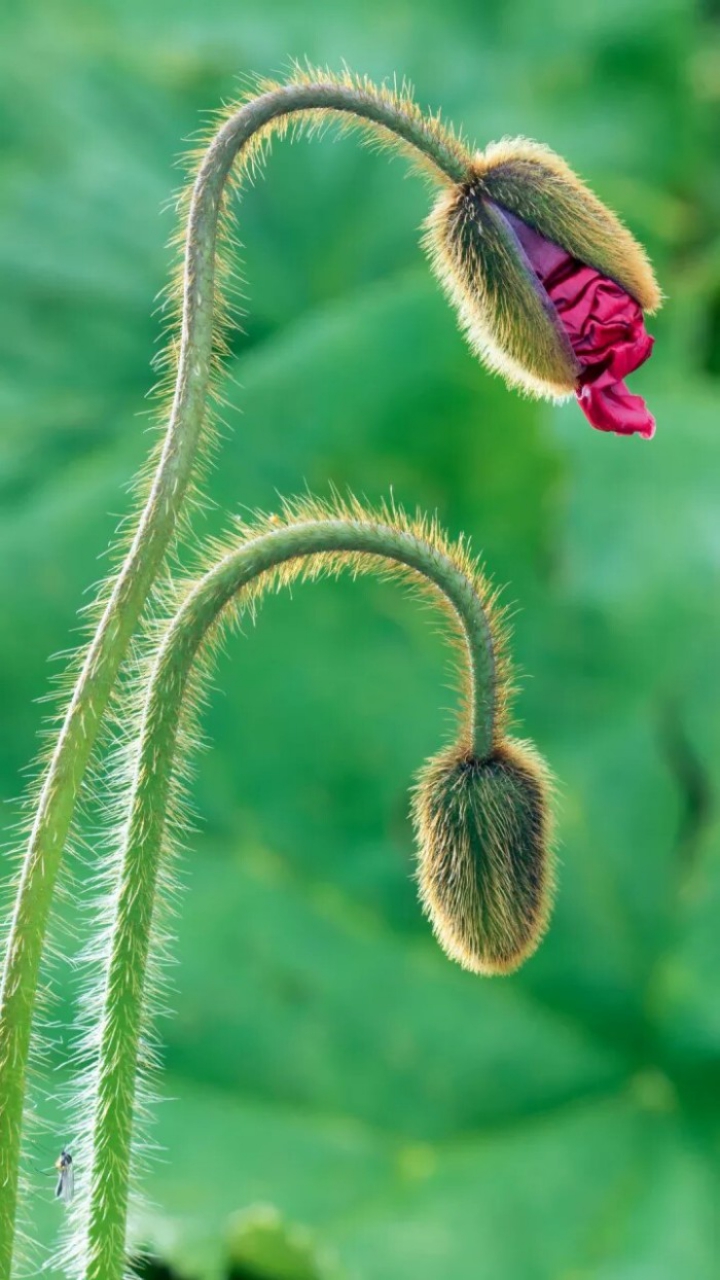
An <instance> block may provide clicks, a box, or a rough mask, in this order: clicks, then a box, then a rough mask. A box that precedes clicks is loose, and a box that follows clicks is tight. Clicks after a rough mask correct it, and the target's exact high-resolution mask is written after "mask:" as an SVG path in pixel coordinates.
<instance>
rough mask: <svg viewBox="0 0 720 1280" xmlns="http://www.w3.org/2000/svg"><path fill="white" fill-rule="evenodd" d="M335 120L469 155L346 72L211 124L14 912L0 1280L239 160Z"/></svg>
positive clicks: (178, 500)
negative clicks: (121, 503)
mask: <svg viewBox="0 0 720 1280" xmlns="http://www.w3.org/2000/svg"><path fill="white" fill-rule="evenodd" d="M331 116H339V117H341V118H342V119H344V120H347V121H349V122H353V123H356V124H358V125H360V126H361V127H362V128H365V129H367V130H374V131H375V132H376V133H377V134H378V136H379V137H380V139H381V140H385V141H388V140H390V141H394V142H395V143H396V144H398V145H399V146H400V148H401V149H402V150H404V151H406V152H408V153H410V154H411V155H412V156H414V157H415V159H417V160H419V161H420V162H421V163H422V164H423V165H424V167H425V168H426V169H428V170H429V171H430V172H431V174H432V175H433V176H434V177H435V179H436V180H437V181H438V182H440V183H450V182H454V181H457V180H458V179H460V178H462V176H463V174H464V172H465V170H466V167H467V164H468V163H469V155H468V154H467V153H466V152H465V151H464V148H463V147H462V145H461V144H460V143H459V142H457V140H455V139H454V138H453V136H452V135H451V134H450V133H449V132H448V131H446V130H444V129H443V128H442V126H441V125H440V124H439V122H438V121H437V120H434V119H432V118H427V117H423V116H422V115H421V113H420V112H419V111H418V109H417V108H416V107H415V106H414V104H412V102H411V101H410V100H409V99H408V98H407V96H405V95H402V94H401V95H397V94H393V93H390V92H387V91H384V90H379V89H376V88H374V87H373V86H372V85H370V84H369V83H368V82H365V81H361V80H353V79H352V78H351V77H344V78H341V79H339V80H336V79H334V78H332V77H330V76H326V77H322V76H321V77H318V78H315V79H313V78H309V77H304V78H303V77H299V78H297V79H296V80H295V81H293V82H290V83H288V84H285V85H277V86H274V87H273V88H270V89H268V90H267V91H266V92H264V93H261V94H259V96H257V97H256V98H254V99H252V100H251V101H248V102H246V103H245V104H244V105H243V106H241V107H240V108H239V110H236V111H235V112H234V113H233V114H232V115H230V116H229V118H228V119H227V120H226V122H225V123H224V124H223V125H222V127H221V128H220V130H219V131H218V133H217V135H216V137H215V138H214V140H213V141H212V143H211V145H210V146H209V148H208V150H207V152H206V155H205V158H204V159H203V161H202V163H201V165H200V168H199V170H198V173H197V177H196V180H195V183H194V187H193V190H192V198H191V202H190V207H189V214H188V220H187V231H186V248H185V267H184V278H183V286H182V332H181V339H180V345H179V356H178V364H177V380H176V384H175V391H174V396H173V400H172V408H171V412H170V418H169V423H168V427H167V431H166V435H165V438H164V442H163V445H162V449H161V452H160V456H159V461H158V464H157V469H156V472H155V476H154V479H153V480H152V483H151V486H150V490H149V493H148V496H147V500H146V503H145V506H144V509H143V511H142V513H141V515H140V517H139V520H138V522H137V526H136V531H135V534H134V537H133V539H132V543H131V545H130V548H129V550H128V552H127V555H126V558H125V561H124V563H123V565H122V567H121V568H120V570H119V571H118V573H117V575H116V576H115V577H114V578H113V579H112V580H111V582H110V584H109V590H108V593H107V595H106V598H105V603H104V605H103V609H102V616H101V618H100V621H99V624H98V627H97V631H96V634H95V636H94V638H93V640H92V642H91V644H90V646H89V648H88V650H87V653H86V656H85V659H84V661H83V664H82V669H81V671H80V675H79V677H78V680H77V683H76V686H75V690H74V692H73V694H72V697H71V700H70V703H69V706H68V709H67V712H66V715H65V719H64V722H63V724H62V728H61V730H60V733H59V736H58V739H57V742H56V745H55V748H54V750H53V752H52V755H51V757H50V759H49V761H48V763H47V766H46V769H45V773H44V777H43V780H42V785H41V788H40V791H39V796H38V803H37V808H36V812H35V818H34V822H33V826H32V830H31V833H30V839H29V843H28V847H27V852H26V855H25V861H24V864H23V867H22V873H21V877H20V881H19V885H18V889H17V895H16V902H15V908H14V912H13V916H12V920H11V922H10V929H9V934H8V942H7V948H6V954H5V960H4V967H3V973H2V983H1V986H0V1280H9V1275H10V1265H11V1258H12V1246H13V1236H14V1221H15V1208H16V1198H17V1178H18V1163H19V1148H20V1134H21V1124H22V1109H23V1100H24V1093H25V1075H26V1064H27V1057H28V1049H29V1043H30V1030H31V1022H32V1016H33V1008H34V1004H35V996H36V990H37V985H38V973H39V966H40V960H41V956H42V951H43V944H44V939H45V933H46V926H47V920H48V915H49V910H50V904H51V900H52V895H53V891H54V886H55V881H56V878H57V872H58V869H59V865H60V861H61V856H62V851H63V847H64V845H65V841H66V839H67V834H68V830H69V827H70V823H71V820H72V815H73V811H74V807H75V802H76V799H77V796H78V793H79V790H80V786H81V783H82V780H83V776H84V773H85V770H86V768H87V765H88V761H89V758H90V755H91V752H92V749H93V745H94V743H95V740H96V738H97V734H98V730H99V727H100V723H101V721H102V718H103V715H104V713H105V710H106V707H107V703H108V699H109V697H110V694H111V692H112V689H113V686H114V684H115V681H116V678H117V675H118V671H119V668H120V665H121V663H122V661H123V659H124V657H125V655H126V652H127V649H128V645H129V642H130V639H131V637H132V635H133V633H134V632H135V629H136V627H137V623H138V619H139V617H140V615H141V613H142V610H143V608H144V606H145V604H146V601H147V599H148V596H149V593H150V591H151V588H152V586H153V583H154V581H155V579H156V577H157V574H158V570H159V568H160V566H161V564H162V562H163V559H164V557H165V555H166V552H167V550H168V546H169V545H170V544H171V542H172V539H173V537H174V535H175V533H176V530H177V525H178V520H179V518H180V515H181V513H182V510H183V505H184V501H185V496H186V493H187V489H188V486H189V484H190V482H191V477H192V473H193V469H194V466H195V462H196V459H197V454H198V449H199V445H200V441H201V436H202V433H203V428H204V426H205V424H206V418H207V403H208V392H209V387H210V380H211V373H212V368H213V349H214V345H215V344H216V340H217V332H216V330H217V299H216V256H217V241H218V232H219V225H220V220H221V217H222V213H223V209H224V198H225V192H226V188H227V184H228V179H229V177H230V174H231V170H232V167H233V163H234V161H235V160H236V159H237V158H238V157H239V159H240V162H241V165H242V164H243V162H244V164H245V165H246V166H247V165H248V164H250V165H251V164H252V163H254V161H255V160H256V159H257V155H258V146H257V144H258V142H259V141H260V142H261V141H262V140H263V139H265V138H267V137H268V136H269V134H270V133H271V132H272V131H273V129H275V130H280V131H282V130H283V129H284V128H285V127H286V125H287V123H288V122H289V121H291V120H293V119H299V120H303V119H309V120H310V121H311V122H314V121H316V120H319V121H320V122H322V121H323V120H324V119H325V118H328V117H331Z"/></svg>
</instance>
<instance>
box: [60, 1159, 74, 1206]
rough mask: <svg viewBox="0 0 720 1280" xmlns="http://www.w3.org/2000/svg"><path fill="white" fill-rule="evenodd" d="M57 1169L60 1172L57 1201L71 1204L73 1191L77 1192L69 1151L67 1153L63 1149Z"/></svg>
mask: <svg viewBox="0 0 720 1280" xmlns="http://www.w3.org/2000/svg"><path fill="white" fill-rule="evenodd" d="M55 1168H56V1169H57V1171H58V1180H57V1186H56V1187H55V1198H56V1200H62V1202H63V1204H69V1203H70V1201H71V1200H72V1198H73V1191H74V1190H75V1175H74V1173H73V1160H72V1156H71V1155H70V1152H69V1151H65V1150H64V1149H63V1150H62V1151H61V1152H60V1156H59V1158H58V1159H57V1160H56V1161H55Z"/></svg>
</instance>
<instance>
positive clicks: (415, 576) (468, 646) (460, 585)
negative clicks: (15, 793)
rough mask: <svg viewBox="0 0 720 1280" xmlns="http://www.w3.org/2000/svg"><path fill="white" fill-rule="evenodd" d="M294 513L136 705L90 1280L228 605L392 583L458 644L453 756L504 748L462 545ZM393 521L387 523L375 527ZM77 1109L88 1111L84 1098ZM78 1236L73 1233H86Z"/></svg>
mask: <svg viewBox="0 0 720 1280" xmlns="http://www.w3.org/2000/svg"><path fill="white" fill-rule="evenodd" d="M289 514H290V515H291V516H293V517H294V518H293V519H292V520H291V522H290V523H288V524H280V527H273V524H274V520H277V518H274V520H273V518H271V519H270V520H269V521H267V522H266V523H265V526H264V528H263V527H262V526H261V527H260V530H259V531H258V530H256V531H255V536H252V537H250V538H249V540H248V539H247V537H246V539H244V540H243V541H241V543H240V545H239V546H237V547H236V548H235V549H233V550H231V551H230V552H229V553H227V554H225V555H224V556H223V557H222V558H221V559H220V560H219V562H218V563H217V564H216V565H215V566H214V567H213V568H212V569H211V570H210V571H209V572H208V573H207V574H206V575H205V576H204V577H203V578H201V579H200V580H199V581H198V582H197V583H196V584H195V585H193V586H192V588H191V589H190V591H189V593H188V594H187V595H186V597H185V599H184V602H183V603H182V605H181V607H180V609H179V610H178V612H177V614H176V616H175V617H174V618H173V620H172V622H171V623H170V624H169V626H168V627H167V630H166V632H165V633H164V637H163V639H162V642H161V644H160V646H159V649H158V652H157V655H156V657H155V659H154V662H153V668H152V671H151V674H150V676H149V679H148V684H147V686H146V693H145V694H144V695H143V696H144V705H143V708H142V711H141V715H140V727H139V735H138V742H137V748H136V751H134V752H133V756H132V758H131V764H130V769H131V775H132V780H131V783H130V787H129V792H130V794H129V795H128V799H127V806H128V807H127V819H126V821H125V823H124V826H123V830H122V837H121V841H122V851H121V858H122V866H121V870H120V873H119V874H120V887H119V890H118V891H117V894H116V893H113V895H112V903H113V907H112V909H113V921H112V926H111V929H112V932H111V943H110V954H109V958H108V961H107V970H106V975H105V979H104V993H103V996H102V1012H101V1015H100V1025H101V1032H100V1036H101V1040H100V1050H99V1060H98V1064H97V1073H96V1078H95V1081H94V1083H93V1088H92V1094H93V1095H94V1121H93V1125H94V1127H93V1132H92V1170H91V1175H90V1190H89V1196H90V1204H89V1218H88V1220H87V1226H86V1230H87V1238H86V1243H85V1244H83V1243H82V1242H81V1241H78V1254H79V1256H77V1255H76V1258H75V1266H78V1263H79V1262H80V1261H81V1259H82V1261H83V1262H84V1265H85V1267H86V1270H85V1271H84V1275H85V1278H86V1280H120V1278H121V1276H122V1275H123V1268H124V1263H125V1229H126V1217H127V1203H128V1183H129V1177H130V1162H131V1147H132V1130H133V1113H134V1106H135V1098H136V1089H137V1077H138V1044H139V1037H140V1035H141V1031H142V1029H143V1027H144V1024H145V1018H144V1016H143V1008H144V1005H145V1003H146V1001H147V999H148V996H150V997H151V995H152V989H151V990H150V991H149V992H148V990H147V982H146V970H147V966H148V960H149V956H150V949H151V930H152V922H153V914H154V911H155V906H156V897H157V892H158V872H159V868H160V865H161V862H164V860H165V859H166V858H167V856H168V853H169V843H171V841H170V842H169V839H168V815H169V814H170V813H171V812H172V809H173V806H174V799H173V776H174V775H175V776H177V770H178V769H181V767H182V760H176V757H177V754H178V732H179V726H180V733H181V735H182V736H183V737H184V738H185V739H186V740H187V738H188V736H191V735H188V734H187V732H186V730H185V729H184V727H183V719H184V718H185V717H187V715H188V709H189V708H192V706H193V704H194V702H195V698H194V697H193V690H192V680H191V671H192V668H193V664H194V662H195V659H196V655H198V651H199V650H200V649H201V647H202V645H203V642H204V641H205V639H206V637H208V636H213V634H214V633H216V632H217V624H218V621H219V619H220V618H221V616H222V615H223V613H224V612H225V611H227V606H228V605H229V604H231V602H233V601H236V602H237V603H238V604H239V606H240V608H241V609H242V610H243V611H246V610H247V608H248V607H249V606H250V605H251V603H252V601H253V599H254V598H255V597H256V596H257V595H258V594H259V593H260V592H262V591H266V590H268V589H269V588H272V587H278V586H280V585H284V584H286V583H288V582H290V581H292V579H293V578H295V577H297V576H298V575H299V574H301V573H303V574H304V575H305V576H306V577H308V576H310V577H316V576H319V575H320V574H334V573H337V572H339V571H340V570H341V569H344V568H349V569H350V570H351V571H352V572H355V573H357V572H367V571H369V570H373V569H375V570H380V571H381V572H383V571H384V572H386V573H388V572H389V573H394V574H396V575H397V574H398V573H399V575H400V576H401V577H402V578H406V579H407V580H409V582H410V583H411V585H420V587H421V588H423V589H425V590H426V591H427V589H428V588H429V589H430V594H431V596H432V598H433V601H434V603H439V604H440V605H441V607H442V609H443V611H444V612H445V614H446V615H449V620H450V622H451V626H452V630H453V632H454V635H455V636H456V638H457V641H458V647H459V650H460V666H461V671H462V676H461V685H462V691H463V693H464V714H463V716H462V717H461V724H460V728H459V732H458V734H457V744H456V746H457V749H458V750H460V751H462V752H464V753H465V755H466V756H468V757H470V758H473V759H475V760H476V761H477V762H478V763H482V762H484V761H487V760H488V759H490V758H493V757H494V756H495V754H496V749H497V747H498V745H499V743H500V741H501V739H502V728H503V724H504V719H505V701H506V690H507V683H508V680H507V671H506V665H505V660H504V657H503V653H502V627H501V622H500V618H499V615H498V614H497V612H496V611H495V609H494V598H493V594H492V593H491V592H490V590H489V588H488V585H487V583H486V581H485V580H484V578H483V576H482V574H481V573H480V571H479V570H478V569H477V566H476V565H475V564H474V563H473V561H472V560H471V558H470V557H469V555H468V554H467V552H466V551H465V549H464V547H463V546H462V545H460V546H452V545H451V544H449V543H448V542H447V541H446V540H445V539H444V538H443V536H442V535H441V534H440V532H439V531H438V530H437V528H436V526H434V525H432V524H429V523H427V522H425V523H420V524H418V523H415V524H413V523H412V522H409V521H408V520H407V519H405V517H404V516H403V515H402V513H399V512H396V511H393V512H391V513H390V512H387V511H385V512H381V513H379V517H376V516H373V515H372V513H367V512H365V511H363V509H362V508H361V507H360V506H359V504H352V505H351V506H350V507H348V506H347V505H346V506H345V507H344V508H343V507H339V506H338V507H336V508H335V510H333V509H332V508H325V510H323V508H322V507H321V505H320V504H319V503H306V504H305V505H304V508H303V506H302V505H301V506H300V507H296V508H294V510H291V511H290V512H289ZM388 516H390V518H391V521H392V522H391V523H389V522H388V520H387V518H383V517H388ZM278 523H279V522H278ZM200 665H201V666H202V664H200ZM189 682H190V683H189ZM82 1106H83V1108H87V1106H88V1103H87V1098H86V1096H85V1097H84V1099H83V1101H82ZM81 1213H82V1207H81ZM82 1230H83V1226H82V1223H81V1225H80V1226H79V1233H80V1234H82Z"/></svg>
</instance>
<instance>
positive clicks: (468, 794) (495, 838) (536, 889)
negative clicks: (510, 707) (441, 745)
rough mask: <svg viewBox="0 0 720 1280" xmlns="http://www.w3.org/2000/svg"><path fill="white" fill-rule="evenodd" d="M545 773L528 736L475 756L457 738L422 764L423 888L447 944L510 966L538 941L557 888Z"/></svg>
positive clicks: (456, 955) (469, 956) (484, 962)
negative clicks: (486, 755) (524, 740)
mask: <svg viewBox="0 0 720 1280" xmlns="http://www.w3.org/2000/svg"><path fill="white" fill-rule="evenodd" d="M549 790H550V787H549V781H548V775H547V771H546V768H545V766H544V764H543V763H542V761H541V760H540V758H539V757H538V756H537V755H536V754H535V752H534V751H533V750H532V749H531V748H529V747H527V746H526V745H524V744H520V743H516V742H512V741H505V742H503V743H501V744H500V745H499V746H498V747H496V748H495V750H494V752H493V754H492V755H491V756H490V757H489V758H488V759H487V760H484V761H480V760H478V759H476V758H475V757H473V756H472V755H470V754H468V752H467V750H463V749H461V748H459V747H457V746H453V747H450V748H449V749H447V750H445V751H443V752H441V753H440V754H439V755H438V756H435V757H434V758H433V759H432V760H430V761H429V762H428V764H426V766H425V768H424V769H423V771H422V773H421V775H420V778H419V781H418V784H417V787H416V790H415V795H414V798H413V819H414V824H415V830H416V834H417V839H418V844H419V867H418V879H419V883H420V896H421V900H422V903H423V907H424V909H425V912H426V914H427V916H428V918H429V920H430V922H431V924H432V927H433V930H434V932H435V936H436V937H437V939H438V941H439V942H440V945H441V946H442V947H443V949H444V950H445V951H446V953H447V954H448V955H449V956H450V957H451V959H453V960H457V961H458V962H459V963H460V964H461V965H462V966H463V968H465V969H470V970H472V971H473V972H474V973H482V974H498V973H510V972H512V970H513V969H516V968H518V966H519V965H521V964H522V962H523V961H524V960H526V959H527V957H528V956H529V955H531V954H532V952H533V951H534V950H535V948H536V947H537V945H538V943H539V942H540V939H541V937H542V935H543V932H544V929H545V925H546V923H547V918H548V913H549V909H550V903H551V898H552V889H553V854H552V840H551V822H550V804H549Z"/></svg>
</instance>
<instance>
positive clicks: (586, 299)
mask: <svg viewBox="0 0 720 1280" xmlns="http://www.w3.org/2000/svg"><path fill="white" fill-rule="evenodd" d="M426 247H427V248H428V250H429V252H430V256H431V260H432V263H433V268H434V270H435V272H436V274H437V276H438V277H439V279H440V281H441V283H442V285H443V287H444V289H445V291H446V292H447V294H448V295H449V297H450V299H451V300H452V302H453V303H454V304H455V306H456V307H457V309H458V311H459V313H460V318H461V322H462V324H463V327H464V328H465V330H466V333H467V335H468V338H469V341H470V343H471V346H472V347H473V349H474V350H475V351H476V352H477V354H478V355H479V356H480V358H481V359H482V360H483V361H484V362H485V363H486V364H487V365H488V366H489V367H490V368H492V369H494V370H496V371H498V372H500V373H501V374H502V375H503V376H504V377H505V378H506V380H507V381H508V382H510V383H513V384H515V385H517V386H519V387H521V388H523V389H524V390H526V391H529V392H530V393H532V394H534V395H544V396H550V397H553V398H559V397H564V396H567V395H570V394H573V393H574V394H575V395H576V397H577V400H578V403H579V404H580V407H581V408H582V409H583V412H584V413H585V414H586V416H587V417H588V419H589V420H590V422H591V423H592V425H593V426H595V427H597V428H598V429H599V430H601V431H615V432H619V433H620V434H623V435H630V434H633V433H635V432H637V433H639V434H641V435H645V436H651V435H652V434H653V431H654V426H655V424H654V420H653V418H652V417H651V415H650V413H649V412H648V410H647V408H646V406H645V404H644V402H643V400H642V399H641V398H640V397H639V396H633V395H631V393H630V392H629V391H628V389H627V387H626V386H625V383H624V381H623V379H624V378H625V377H626V376H627V374H629V373H631V372H632V371H633V370H634V369H636V368H637V367H638V366H639V365H640V364H642V363H643V361H644V360H647V358H648V356H649V355H650V352H651V350H652V345H653V339H652V338H651V337H650V336H649V334H647V333H646V331H645V325H644V319H643V311H650V312H652V311H655V310H656V309H657V307H659V305H660V302H661V295H660V291H659V289H658V286H657V284H656V281H655V278H654V276H653V272H652V268H651V267H650V264H649V262H648V260H647V257H646V255H645V253H644V251H643V249H642V248H641V247H640V245H639V244H638V243H637V241H636V240H635V239H634V238H633V237H632V236H631V234H630V232H629V231H628V230H627V228H625V227H623V225H622V223H621V222H620V221H619V220H618V218H616V216H615V214H613V213H611V212H610V210H609V209H607V208H606V207H605V206H604V205H603V204H602V203H601V202H600V201H599V200H598V199H597V197H596V196H594V195H593V193H592V192H591V191H590V190H589V189H588V188H587V187H586V186H585V184H584V183H583V182H581V181H580V179H579V178H578V177H577V176H576V175H575V174H574V173H573V171H572V170H571V169H570V168H569V166H568V165H567V164H565V162H564V161H563V160H561V159H560V157H559V156H557V155H555V154H554V153H553V152H552V151H550V150H549V149H548V148H546V147H543V146H540V145H539V144H538V143H534V142H528V141H526V140H525V139H516V140H506V141H504V142H500V143H495V144H493V145H492V146H490V147H489V148H488V149H487V150H486V151H485V152H481V153H479V154H478V155H477V156H475V158H474V160H473V163H472V165H471V167H470V169H469V170H468V176H467V179H466V181H465V182H463V183H460V184H458V185H457V186H455V187H453V188H451V189H450V190H449V191H446V192H444V193H443V195H442V196H441V197H440V199H439V200H438V202H437V204H436V205H435V208H434V209H433V211H432V213H431V215H430V218H429V220H428V224H427V237H426Z"/></svg>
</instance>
